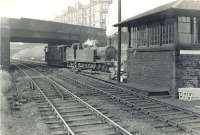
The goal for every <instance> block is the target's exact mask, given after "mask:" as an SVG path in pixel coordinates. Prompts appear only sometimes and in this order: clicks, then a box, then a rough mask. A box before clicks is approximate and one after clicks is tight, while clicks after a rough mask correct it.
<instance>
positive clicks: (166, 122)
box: [59, 72, 200, 135]
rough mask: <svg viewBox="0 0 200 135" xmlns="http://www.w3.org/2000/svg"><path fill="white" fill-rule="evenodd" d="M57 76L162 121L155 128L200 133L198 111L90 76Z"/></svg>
mask: <svg viewBox="0 0 200 135" xmlns="http://www.w3.org/2000/svg"><path fill="white" fill-rule="evenodd" d="M59 76H60V77H61V78H62V79H64V80H65V81H67V82H69V83H72V84H73V85H75V86H79V87H83V88H87V89H90V90H93V91H94V90H95V91H96V92H100V93H101V94H102V95H106V96H108V97H110V98H112V99H113V100H115V102H116V101H117V102H119V103H120V104H125V105H126V106H128V107H130V108H132V109H134V110H138V111H139V112H140V113H142V114H144V117H147V116H149V117H151V118H154V119H155V120H159V121H162V123H161V124H159V125H157V126H155V128H162V127H169V126H170V127H174V128H178V129H181V130H184V131H185V132H188V133H191V134H194V135H199V134H200V114H198V113H195V112H192V111H189V110H186V109H182V108H180V107H177V106H173V105H170V104H167V103H164V102H161V101H159V100H156V99H153V98H150V97H147V96H144V95H141V94H139V93H136V92H134V91H131V90H129V89H126V88H122V87H120V86H116V85H112V84H109V83H105V82H102V81H99V80H96V79H93V78H90V77H86V76H82V75H78V74H74V73H70V72H68V73H66V74H62V75H61V74H60V75H59ZM96 94H97V93H96ZM140 115H141V114H140Z"/></svg>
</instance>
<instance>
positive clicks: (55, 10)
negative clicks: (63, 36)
mask: <svg viewBox="0 0 200 135" xmlns="http://www.w3.org/2000/svg"><path fill="white" fill-rule="evenodd" d="M77 1H80V2H81V3H83V4H87V3H88V2H89V0H0V16H1V17H13V18H21V17H24V18H34V19H41V20H51V19H53V18H54V17H55V16H56V15H59V14H61V13H62V12H63V11H64V10H66V8H67V6H73V5H74V4H75V3H76V2H77Z"/></svg>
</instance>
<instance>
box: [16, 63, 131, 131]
mask: <svg viewBox="0 0 200 135" xmlns="http://www.w3.org/2000/svg"><path fill="white" fill-rule="evenodd" d="M17 67H18V69H20V71H22V72H23V73H24V74H25V75H26V78H28V79H29V80H30V81H31V82H32V89H34V91H35V94H34V97H32V98H33V99H34V101H35V102H36V103H37V105H38V108H39V111H40V113H41V116H42V118H43V119H44V121H45V123H46V124H47V125H48V127H49V128H50V130H51V133H52V134H53V135H64V134H66V135H132V134H131V133H130V132H128V131H127V130H126V129H124V128H123V127H121V126H120V125H118V124H117V123H115V122H114V121H112V120H111V119H110V118H109V117H107V116H106V115H105V114H104V113H102V112H100V111H99V110H97V109H95V108H94V107H93V106H91V105H90V104H88V103H87V102H85V101H83V100H82V99H80V98H79V97H77V96H76V95H74V94H73V93H72V92H70V91H69V90H67V89H66V88H64V87H63V86H62V85H60V84H58V83H57V82H55V81H53V80H52V79H50V78H48V77H46V76H44V75H43V74H41V73H40V72H38V71H36V70H33V69H31V68H30V67H27V66H25V65H20V66H17Z"/></svg>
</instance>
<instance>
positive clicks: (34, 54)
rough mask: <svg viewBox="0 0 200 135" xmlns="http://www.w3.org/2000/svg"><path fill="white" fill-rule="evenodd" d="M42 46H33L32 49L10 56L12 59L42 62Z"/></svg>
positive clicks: (43, 55)
mask: <svg viewBox="0 0 200 135" xmlns="http://www.w3.org/2000/svg"><path fill="white" fill-rule="evenodd" d="M44 46H45V45H42V46H35V47H32V48H26V49H23V50H21V51H19V52H17V53H16V54H14V55H13V56H12V59H24V60H39V61H41V60H43V61H44V58H45V53H44Z"/></svg>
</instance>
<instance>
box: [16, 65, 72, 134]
mask: <svg viewBox="0 0 200 135" xmlns="http://www.w3.org/2000/svg"><path fill="white" fill-rule="evenodd" d="M16 67H17V68H18V69H19V70H20V71H22V72H23V73H24V74H25V75H26V76H27V77H28V78H29V79H30V80H31V82H32V83H33V84H34V85H35V86H36V88H37V89H38V90H39V91H40V93H41V94H42V95H43V97H44V98H45V100H46V101H47V103H48V104H49V105H50V106H51V107H52V109H53V110H54V112H55V113H56V114H57V116H58V118H59V119H60V120H61V122H62V123H63V124H64V126H65V128H66V130H67V134H68V135H75V133H74V132H73V131H72V130H71V128H70V127H69V126H68V124H67V123H66V122H65V120H64V119H63V117H62V116H61V114H60V113H59V112H58V110H57V109H56V108H55V106H54V105H53V104H52V103H51V101H50V100H49V99H48V97H47V96H46V95H45V93H44V92H43V91H42V90H41V89H40V87H39V86H38V85H37V83H36V82H35V81H34V80H33V79H32V78H31V77H30V76H29V75H28V74H27V73H26V72H25V71H23V70H22V69H21V68H19V67H18V66H16Z"/></svg>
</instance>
